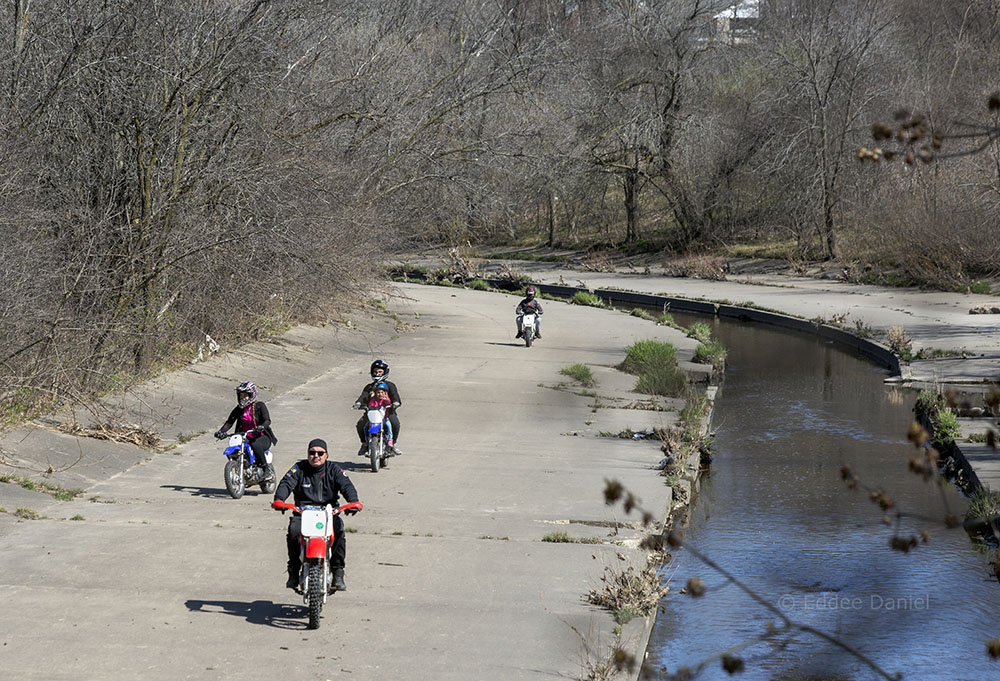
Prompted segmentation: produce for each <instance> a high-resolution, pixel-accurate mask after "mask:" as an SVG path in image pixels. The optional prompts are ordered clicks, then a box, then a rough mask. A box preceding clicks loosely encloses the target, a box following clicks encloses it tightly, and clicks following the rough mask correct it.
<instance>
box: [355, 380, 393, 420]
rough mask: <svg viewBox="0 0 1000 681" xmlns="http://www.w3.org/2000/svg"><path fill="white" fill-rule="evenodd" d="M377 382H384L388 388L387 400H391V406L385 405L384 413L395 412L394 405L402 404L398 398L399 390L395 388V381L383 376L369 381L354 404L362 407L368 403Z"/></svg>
mask: <svg viewBox="0 0 1000 681" xmlns="http://www.w3.org/2000/svg"><path fill="white" fill-rule="evenodd" d="M379 383H385V385H386V387H387V388H389V400H390V401H391V402H392V406H391V407H387V408H386V410H385V413H386V414H395V413H396V407H398V406H399V405H400V404H402V401H401V400H400V399H399V391H398V390H396V384H395V383H393V382H392V381H387V380H385V379H384V378H380V379H379V380H377V381H372V382H371V383H369V384H368V385H366V386H365V387H364V389H363V390H362V391H361V395H360V396H359V397H358V399H357V400H356V401H355V404H360V405H361V406H362V407H363V406H365V405H366V404H368V403H369V402H370V401H371V399H372V394H373V393H374V392H375V386H377V385H378V384H379Z"/></svg>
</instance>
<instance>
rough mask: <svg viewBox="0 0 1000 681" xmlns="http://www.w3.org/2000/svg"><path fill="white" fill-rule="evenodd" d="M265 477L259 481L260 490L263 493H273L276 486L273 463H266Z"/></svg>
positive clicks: (276, 480)
mask: <svg viewBox="0 0 1000 681" xmlns="http://www.w3.org/2000/svg"><path fill="white" fill-rule="evenodd" d="M265 477H266V478H267V479H266V480H264V482H262V483H260V491H261V492H263V493H264V494H274V490H276V489H277V488H278V479H277V478H276V477H275V474H274V464H271V463H269V464H267V473H265Z"/></svg>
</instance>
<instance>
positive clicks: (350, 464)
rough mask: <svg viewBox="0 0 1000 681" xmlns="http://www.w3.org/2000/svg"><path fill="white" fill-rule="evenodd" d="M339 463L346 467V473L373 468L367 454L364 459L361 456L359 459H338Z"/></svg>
mask: <svg viewBox="0 0 1000 681" xmlns="http://www.w3.org/2000/svg"><path fill="white" fill-rule="evenodd" d="M337 463H338V464H339V465H340V467H341V468H343V469H344V472H345V473H356V472H358V471H370V470H371V466H370V465H369V462H368V457H367V456H366V457H365V458H363V459H362V458H361V457H360V456H359V457H358V459H357V461H338V462H337Z"/></svg>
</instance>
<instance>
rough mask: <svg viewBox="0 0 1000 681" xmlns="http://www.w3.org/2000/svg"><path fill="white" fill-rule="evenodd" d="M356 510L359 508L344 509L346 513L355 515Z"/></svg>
mask: <svg viewBox="0 0 1000 681" xmlns="http://www.w3.org/2000/svg"><path fill="white" fill-rule="evenodd" d="M358 510H359V509H357V508H349V509H347V510H346V511H344V513H346V514H347V515H357V514H358Z"/></svg>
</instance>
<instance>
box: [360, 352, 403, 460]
mask: <svg viewBox="0 0 1000 681" xmlns="http://www.w3.org/2000/svg"><path fill="white" fill-rule="evenodd" d="M370 373H371V377H372V382H371V383H369V384H368V385H366V386H365V387H364V389H363V390H362V391H361V395H359V396H358V399H357V401H356V402H355V403H354V408H355V409H364V408H365V405H367V404H368V403H369V402H371V400H372V397H373V396H374V395H375V390H376V388H377V387H378V385H379V384H380V383H382V384H384V385H385V387H386V389H387V390H388V393H389V406H387V407H386V408H385V418H386V420H387V421H388V422H389V425H390V426H391V427H392V437H393V442H392V443H391V444H390V445H389V448H390V449H391V450H392V451H393V453H394V454H395V455H396V456H399V455H400V454H402V453H403V452H401V451H399V417H398V416H396V410H397V409H398V408H399V405H400V399H399V391H398V390H396V384H395V383H393V382H392V381H390V380H388V379H387V378H386V377H387V376H388V375H389V365H388V364H386V363H385V362H384V361H382V360H381V359H377V360H375V361H374V362H372V365H371V371H370ZM367 429H368V414H365V415H364V416H362V417H361V418H360V419H358V424H357V430H358V439H359V440H360V441H361V448H360V449H358V456H365V455H367V454H368V445H367V444H366V443H365V431H366V430H367Z"/></svg>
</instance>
